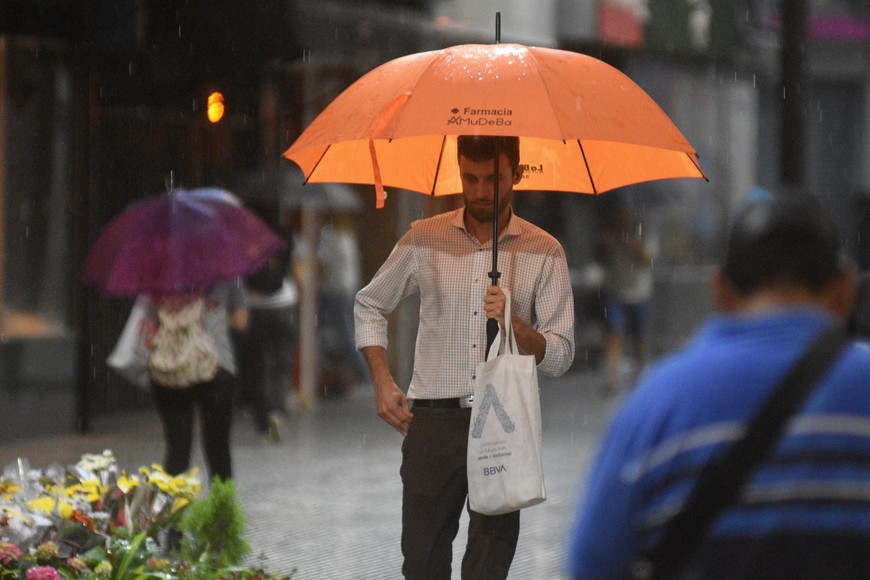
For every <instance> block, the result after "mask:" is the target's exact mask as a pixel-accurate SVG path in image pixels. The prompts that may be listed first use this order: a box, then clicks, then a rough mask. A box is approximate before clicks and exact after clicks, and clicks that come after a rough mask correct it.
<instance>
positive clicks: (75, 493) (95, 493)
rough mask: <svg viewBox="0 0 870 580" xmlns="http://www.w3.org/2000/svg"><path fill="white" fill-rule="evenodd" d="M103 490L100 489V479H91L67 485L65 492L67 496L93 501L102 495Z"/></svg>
mask: <svg viewBox="0 0 870 580" xmlns="http://www.w3.org/2000/svg"><path fill="white" fill-rule="evenodd" d="M103 491H104V490H102V489H100V482H99V481H96V480H94V479H89V480H86V481H82V482H81V483H77V484H75V485H71V486H69V487H67V488H66V489H65V490H64V493H65V494H66V496H67V497H80V498H84V499H85V501H87V502H88V503H93V502H95V501H97V500H98V499H100V497H102V495H103Z"/></svg>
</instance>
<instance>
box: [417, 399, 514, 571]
mask: <svg viewBox="0 0 870 580" xmlns="http://www.w3.org/2000/svg"><path fill="white" fill-rule="evenodd" d="M413 412H414V418H413V419H412V420H411V425H410V427H409V429H408V433H407V435H406V436H405V440H404V443H403V444H402V467H401V475H402V484H403V495H402V554H403V556H404V558H405V559H404V564H403V565H402V573H403V574H404V575H405V577H406V578H414V579H421V580H422V579H427V580H435V579H439V580H440V579H443V580H449V579H450V574H451V566H452V559H453V540H454V539H455V538H456V534H457V533H458V531H459V519H460V517H461V516H462V510H463V508H466V506H467V501H468V476H467V475H466V448H467V445H468V426H469V422H470V420H471V409H429V408H420V407H417V408H415V409H414V411H413ZM466 509H467V508H466ZM468 514H469V525H468V544H467V545H466V547H465V555H464V557H463V559H462V578H463V579H466V580H484V579H504V578H507V575H508V571H509V570H510V566H511V562H512V561H513V558H514V553H515V552H516V547H517V540H518V538H519V533H520V512H519V511H515V512H511V513H508V514H504V515H500V516H485V515H483V514H479V513H477V512H475V511H473V510H471V509H468Z"/></svg>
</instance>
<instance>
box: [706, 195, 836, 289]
mask: <svg viewBox="0 0 870 580" xmlns="http://www.w3.org/2000/svg"><path fill="white" fill-rule="evenodd" d="M841 250H842V248H841V239H840V234H839V231H838V230H837V227H836V225H835V224H834V222H833V221H832V220H831V218H830V217H829V216H828V214H827V213H826V212H825V211H824V209H823V208H822V206H821V204H819V203H818V201H817V200H815V199H813V198H810V197H808V196H797V195H795V196H775V197H771V198H768V199H763V200H760V201H756V202H753V203H750V204H749V205H747V206H745V207H744V208H743V209H742V210H741V211H740V213H739V214H738V215H737V218H736V219H735V222H734V225H733V226H732V228H731V232H730V235H729V239H728V248H727V250H726V255H725V260H724V264H723V267H722V270H723V273H724V275H725V277H726V278H727V279H728V280H729V281H730V282H731V284H732V285H733V286H734V288H735V289H736V290H737V291H738V292H739V293H741V294H743V295H744V296H745V295H749V294H752V293H753V292H755V291H757V290H760V289H763V288H767V287H770V286H773V285H775V284H778V283H790V284H797V285H799V286H801V287H804V288H806V289H808V290H811V291H818V290H821V289H822V288H824V287H825V286H826V285H827V284H828V283H830V282H831V281H833V280H834V279H835V278H836V277H837V276H839V275H840V274H841V272H842V262H841Z"/></svg>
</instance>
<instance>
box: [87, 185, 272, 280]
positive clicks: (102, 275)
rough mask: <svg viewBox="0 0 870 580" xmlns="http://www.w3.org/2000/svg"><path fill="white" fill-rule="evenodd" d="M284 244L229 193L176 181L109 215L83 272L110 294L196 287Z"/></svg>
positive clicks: (244, 268)
mask: <svg viewBox="0 0 870 580" xmlns="http://www.w3.org/2000/svg"><path fill="white" fill-rule="evenodd" d="M282 245H283V242H282V241H281V239H280V238H279V237H278V236H277V235H276V234H275V233H274V232H272V230H271V229H270V228H269V226H267V225H266V224H265V223H264V222H263V221H262V220H261V219H260V218H259V217H257V216H256V215H255V214H254V213H252V212H251V211H249V210H247V209H245V208H244V207H242V206H241V204H240V203H239V202H238V199H237V198H235V196H233V195H232V194H231V193H229V192H227V191H224V190H221V189H211V188H204V189H192V190H185V189H175V190H173V191H172V192H171V193H169V194H167V195H159V196H153V197H149V198H146V199H144V200H141V201H136V202H133V203H132V204H130V205H129V206H127V208H125V210H124V211H123V212H122V213H121V214H120V215H118V216H117V217H116V218H115V219H114V220H112V221H111V222H109V224H108V225H107V226H106V227H105V228H104V229H103V231H102V232H101V233H100V235H99V237H98V238H97V240H96V242H94V245H93V246H92V247H91V251H90V254H89V255H88V259H87V261H86V262H85V267H84V272H83V278H84V280H85V281H86V282H88V283H89V284H91V285H93V286H94V287H96V288H98V289H99V290H101V291H102V292H105V293H106V294H110V295H114V296H135V295H138V294H144V293H153V294H175V293H185V292H192V291H201V290H205V289H206V288H208V287H209V286H211V285H212V284H214V283H215V282H220V281H225V280H232V279H233V278H235V277H237V276H246V275H248V274H251V273H253V272H254V271H256V270H257V268H259V267H260V266H261V265H262V264H263V263H265V262H266V260H268V258H269V256H271V255H272V254H273V253H274V252H275V251H276V250H278V248H280V247H281V246H282Z"/></svg>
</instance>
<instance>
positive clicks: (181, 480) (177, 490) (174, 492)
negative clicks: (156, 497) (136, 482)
mask: <svg viewBox="0 0 870 580" xmlns="http://www.w3.org/2000/svg"><path fill="white" fill-rule="evenodd" d="M152 467H153V468H154V470H153V471H152V472H151V473H150V475H149V477H148V483H149V484H152V485H156V486H157V488H158V489H159V490H160V491H162V492H164V493H167V494H169V495H171V496H173V497H186V498H189V499H194V498H196V497H197V496H199V492H200V489H201V487H202V486H201V484H200V481H199V475H198V474H199V468H197V467H193V468H191V469H189V470H188V471H186V472H185V473H182V474H179V475H175V476H172V475H169V474H168V473H166V471H164V470H163V468H162V467H160V466H159V465H154V466H152Z"/></svg>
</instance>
